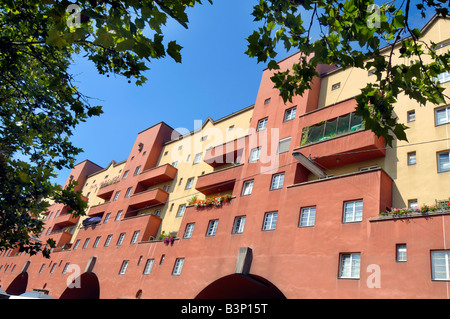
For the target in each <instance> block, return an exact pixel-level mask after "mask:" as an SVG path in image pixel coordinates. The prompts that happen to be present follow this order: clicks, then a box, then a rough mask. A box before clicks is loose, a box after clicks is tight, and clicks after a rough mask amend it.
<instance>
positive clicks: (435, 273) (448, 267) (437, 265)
mask: <svg viewBox="0 0 450 319" xmlns="http://www.w3.org/2000/svg"><path fill="white" fill-rule="evenodd" d="M431 278H432V279H433V280H450V250H434V251H432V252H431Z"/></svg>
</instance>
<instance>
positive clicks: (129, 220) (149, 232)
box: [122, 214, 161, 241]
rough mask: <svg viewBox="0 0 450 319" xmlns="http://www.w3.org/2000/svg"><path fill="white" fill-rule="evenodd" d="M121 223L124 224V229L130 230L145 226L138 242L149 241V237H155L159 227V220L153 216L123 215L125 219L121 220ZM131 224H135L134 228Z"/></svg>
mask: <svg viewBox="0 0 450 319" xmlns="http://www.w3.org/2000/svg"><path fill="white" fill-rule="evenodd" d="M122 223H126V224H127V226H126V227H128V228H130V229H135V228H138V227H142V226H143V225H146V226H145V228H144V231H143V233H142V237H141V238H140V241H147V240H149V239H150V237H156V235H157V233H158V230H159V226H160V225H161V218H160V217H158V216H155V215H153V214H142V215H134V216H127V215H125V217H124V218H123V219H122ZM133 224H136V227H134V226H133Z"/></svg>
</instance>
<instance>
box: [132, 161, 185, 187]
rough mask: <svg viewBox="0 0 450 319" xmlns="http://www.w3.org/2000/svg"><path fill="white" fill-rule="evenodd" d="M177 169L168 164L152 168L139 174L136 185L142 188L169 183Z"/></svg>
mask: <svg viewBox="0 0 450 319" xmlns="http://www.w3.org/2000/svg"><path fill="white" fill-rule="evenodd" d="M177 171H178V170H177V169H176V168H175V167H173V166H172V165H170V164H166V165H162V166H158V167H154V168H151V169H148V170H146V171H143V172H142V173H141V174H139V180H138V183H139V184H141V185H142V186H144V187H151V186H154V185H157V184H161V183H164V182H168V181H171V180H173V179H174V178H175V175H176V174H177Z"/></svg>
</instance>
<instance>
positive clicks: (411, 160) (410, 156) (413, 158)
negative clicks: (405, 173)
mask: <svg viewBox="0 0 450 319" xmlns="http://www.w3.org/2000/svg"><path fill="white" fill-rule="evenodd" d="M406 156H407V160H408V166H412V165H416V164H417V153H416V151H412V152H408V153H407V154H406Z"/></svg>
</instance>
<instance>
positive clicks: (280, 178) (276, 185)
mask: <svg viewBox="0 0 450 319" xmlns="http://www.w3.org/2000/svg"><path fill="white" fill-rule="evenodd" d="M283 182H284V173H281V174H275V175H273V176H272V183H271V184H270V190H274V189H280V188H283Z"/></svg>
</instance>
